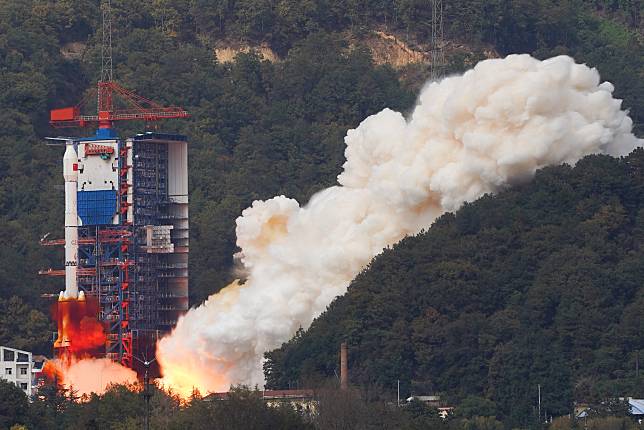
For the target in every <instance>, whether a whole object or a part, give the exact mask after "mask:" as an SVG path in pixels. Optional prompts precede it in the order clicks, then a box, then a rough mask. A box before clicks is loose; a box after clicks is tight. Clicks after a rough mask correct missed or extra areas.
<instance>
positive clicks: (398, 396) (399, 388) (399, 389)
mask: <svg viewBox="0 0 644 430" xmlns="http://www.w3.org/2000/svg"><path fill="white" fill-rule="evenodd" d="M397 398H398V402H397V404H398V407H400V379H399V380H398V397H397Z"/></svg>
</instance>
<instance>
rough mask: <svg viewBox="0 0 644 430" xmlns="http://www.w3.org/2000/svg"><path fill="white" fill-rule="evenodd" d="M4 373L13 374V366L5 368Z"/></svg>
mask: <svg viewBox="0 0 644 430" xmlns="http://www.w3.org/2000/svg"><path fill="white" fill-rule="evenodd" d="M4 374H5V375H11V367H6V368H5V369H4Z"/></svg>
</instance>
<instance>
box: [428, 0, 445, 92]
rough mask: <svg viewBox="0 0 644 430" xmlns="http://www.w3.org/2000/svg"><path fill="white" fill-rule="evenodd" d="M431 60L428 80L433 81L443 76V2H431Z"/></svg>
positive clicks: (435, 0) (433, 0)
mask: <svg viewBox="0 0 644 430" xmlns="http://www.w3.org/2000/svg"><path fill="white" fill-rule="evenodd" d="M431 42H432V48H431V49H432V58H431V64H430V70H429V74H430V78H431V79H432V80H433V81H436V80H438V79H440V78H441V77H442V76H443V72H444V70H443V69H444V67H445V53H444V52H443V46H444V45H445V42H444V40H443V0H432V41H431Z"/></svg>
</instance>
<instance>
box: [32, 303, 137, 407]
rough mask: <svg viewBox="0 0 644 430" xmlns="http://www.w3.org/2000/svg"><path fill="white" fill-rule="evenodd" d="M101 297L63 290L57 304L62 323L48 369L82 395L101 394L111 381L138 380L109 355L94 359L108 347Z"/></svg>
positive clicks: (56, 316)
mask: <svg viewBox="0 0 644 430" xmlns="http://www.w3.org/2000/svg"><path fill="white" fill-rule="evenodd" d="M98 308H99V306H98V300H97V299H96V298H95V297H87V298H86V297H85V295H84V294H83V292H82V291H81V292H80V294H79V295H78V299H73V298H71V299H70V298H64V296H63V294H62V292H61V297H60V298H59V300H58V302H56V303H55V304H54V305H53V307H52V310H53V316H54V320H56V322H57V324H58V338H57V339H56V342H55V343H54V350H55V352H56V358H55V359H54V360H50V361H48V362H47V364H46V368H45V369H44V371H45V374H46V375H47V376H48V379H49V380H50V381H51V382H56V383H57V384H58V385H61V386H65V387H68V388H69V387H71V388H73V389H74V391H76V393H77V394H78V395H83V394H90V393H92V392H94V393H98V394H101V393H103V392H104V391H105V390H106V388H107V387H108V385H109V384H120V383H134V382H136V380H137V379H136V372H134V371H133V370H131V369H128V368H126V367H124V366H121V365H120V364H118V363H115V362H113V361H112V360H109V359H107V358H99V359H97V358H94V357H96V356H97V355H99V354H101V353H102V352H103V351H104V349H105V340H106V336H105V331H104V329H103V325H102V324H101V323H100V322H99V321H98V320H97V319H96V315H97V314H98Z"/></svg>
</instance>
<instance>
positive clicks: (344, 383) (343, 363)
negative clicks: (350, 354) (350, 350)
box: [340, 342, 349, 390]
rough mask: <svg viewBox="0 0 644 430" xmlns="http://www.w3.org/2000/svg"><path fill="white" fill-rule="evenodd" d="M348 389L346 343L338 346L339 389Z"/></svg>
mask: <svg viewBox="0 0 644 430" xmlns="http://www.w3.org/2000/svg"><path fill="white" fill-rule="evenodd" d="M347 388H349V365H348V361H347V343H346V342H342V343H341V344H340V389H341V390H346V389H347Z"/></svg>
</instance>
